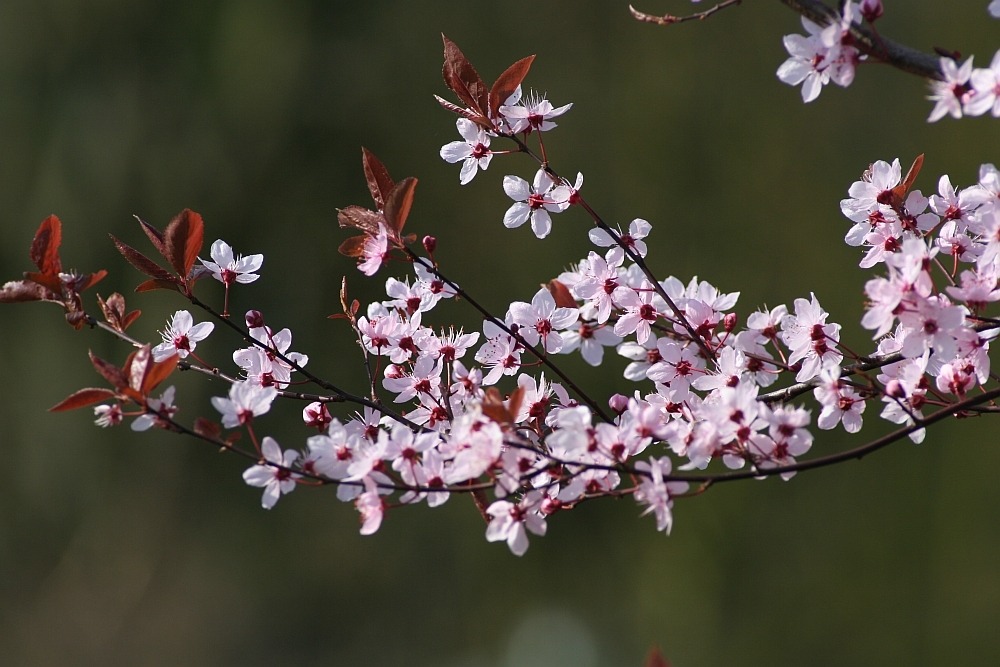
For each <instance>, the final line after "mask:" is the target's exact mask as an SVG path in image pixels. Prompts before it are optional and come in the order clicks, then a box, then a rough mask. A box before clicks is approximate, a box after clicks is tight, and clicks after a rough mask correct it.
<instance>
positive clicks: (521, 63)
mask: <svg viewBox="0 0 1000 667" xmlns="http://www.w3.org/2000/svg"><path fill="white" fill-rule="evenodd" d="M534 60H535V56H528V57H527V58H521V59H520V60H518V61H517V62H516V63H514V64H513V65H511V66H510V67H508V68H507V69H506V70H504V73H503V74H501V75H500V76H499V77H497V80H496V81H494V82H493V87H492V88H490V116H491V117H492V118H496V117H497V115H498V111H497V110H498V109H499V108H500V105H501V104H503V103H504V102H506V101H507V98H508V97H510V96H511V95H513V94H514V91H515V90H517V87H518V86H520V85H521V82H522V81H524V77H526V76H527V75H528V70H529V69H531V63H532V62H533V61H534Z"/></svg>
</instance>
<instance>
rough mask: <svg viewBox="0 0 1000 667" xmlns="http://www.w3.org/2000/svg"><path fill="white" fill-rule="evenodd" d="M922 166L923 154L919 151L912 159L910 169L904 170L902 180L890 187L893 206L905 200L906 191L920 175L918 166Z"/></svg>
mask: <svg viewBox="0 0 1000 667" xmlns="http://www.w3.org/2000/svg"><path fill="white" fill-rule="evenodd" d="M923 166H924V154H923V153H921V154H920V155H918V156H917V157H916V158H915V159H914V160H913V164H911V165H910V170H909V171H908V172H906V178H904V179H903V182H902V183H900V184H899V185H897V186H896V187H894V188H893V189H892V199H893V202H894V205H895V206H900V205H901V204H902V203H903V202H904V201H905V200H906V193H907V192H909V191H910V188H911V187H913V183H914V182H915V181H916V180H917V176H918V175H920V168H921V167H923Z"/></svg>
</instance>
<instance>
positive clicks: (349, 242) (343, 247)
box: [337, 236, 368, 259]
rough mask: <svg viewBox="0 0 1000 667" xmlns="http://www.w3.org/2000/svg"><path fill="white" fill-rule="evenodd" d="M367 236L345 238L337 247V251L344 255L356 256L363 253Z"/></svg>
mask: <svg viewBox="0 0 1000 667" xmlns="http://www.w3.org/2000/svg"><path fill="white" fill-rule="evenodd" d="M366 238H368V237H367V236H352V237H351V238H349V239H345V240H344V242H343V243H341V244H340V247H339V248H337V252H339V253H340V254H341V255H343V256H344V257H351V258H354V259H356V258H358V257H361V255H363V254H364V251H365V239H366Z"/></svg>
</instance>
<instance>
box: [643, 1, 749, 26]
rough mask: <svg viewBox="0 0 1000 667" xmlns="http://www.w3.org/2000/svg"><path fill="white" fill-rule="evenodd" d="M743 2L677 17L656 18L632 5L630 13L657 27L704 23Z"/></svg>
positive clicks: (729, 3) (666, 15) (722, 4)
mask: <svg viewBox="0 0 1000 667" xmlns="http://www.w3.org/2000/svg"><path fill="white" fill-rule="evenodd" d="M742 1H743V0H723V1H722V2H720V3H719V4H717V5H715V6H714V7H710V8H708V9H706V10H705V11H703V12H696V13H694V14H687V15H685V16H676V15H674V14H664V15H663V16H656V15H655V14H647V13H646V12H640V11H639V10H638V9H636V8H635V7H633V6H632V5H629V6H628V10H629V12H631V13H632V18H634V19H635V20H636V21H642V22H643V23H655V24H656V25H673V24H674V23H684V22H685V21H704V20H705V19H707V18H708V17H709V16H711V15H712V14H714V13H716V12H719V11H722V10H723V9H726V8H727V7H734V6H736V5H738V4H740V3H741V2H742Z"/></svg>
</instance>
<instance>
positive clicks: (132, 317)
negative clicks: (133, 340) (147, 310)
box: [122, 310, 142, 331]
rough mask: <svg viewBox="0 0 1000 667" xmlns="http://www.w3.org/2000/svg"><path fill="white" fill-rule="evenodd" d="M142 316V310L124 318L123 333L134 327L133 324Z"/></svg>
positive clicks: (134, 311)
mask: <svg viewBox="0 0 1000 667" xmlns="http://www.w3.org/2000/svg"><path fill="white" fill-rule="evenodd" d="M140 315H142V311H141V310H133V311H132V312H131V313H129V314H128V315H126V316H125V317H123V318H122V331H125V330H126V329H128V328H129V327H130V326H132V323H133V322H135V321H136V320H137V319H139V316H140Z"/></svg>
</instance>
